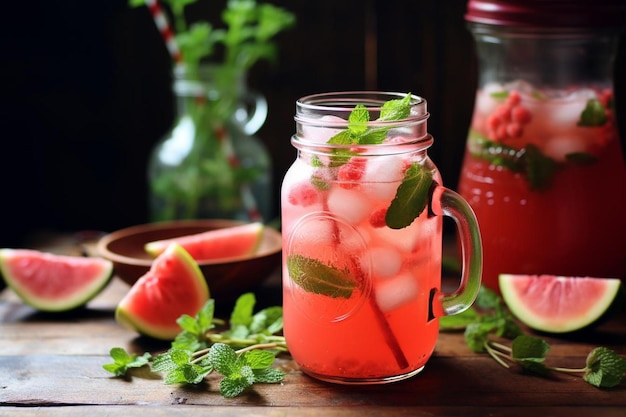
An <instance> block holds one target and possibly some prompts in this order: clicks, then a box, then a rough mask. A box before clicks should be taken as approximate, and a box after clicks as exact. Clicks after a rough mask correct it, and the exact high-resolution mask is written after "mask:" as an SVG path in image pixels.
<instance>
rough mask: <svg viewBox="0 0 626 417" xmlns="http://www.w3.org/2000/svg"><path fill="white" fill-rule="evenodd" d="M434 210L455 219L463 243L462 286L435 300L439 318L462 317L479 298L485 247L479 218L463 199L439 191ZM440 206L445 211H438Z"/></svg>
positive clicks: (436, 312)
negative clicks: (483, 248)
mask: <svg viewBox="0 0 626 417" xmlns="http://www.w3.org/2000/svg"><path fill="white" fill-rule="evenodd" d="M432 201H433V205H434V207H433V209H434V210H435V212H436V213H439V212H442V213H443V215H444V216H447V217H451V218H452V219H453V220H454V222H455V224H456V228H457V232H458V238H459V241H460V243H461V267H462V268H461V271H462V272H461V282H460V284H459V287H458V288H457V289H456V290H455V291H454V292H452V293H443V292H442V293H440V294H438V295H439V297H437V298H436V299H434V300H432V302H433V303H436V304H437V305H433V306H432V309H433V310H432V311H433V312H434V314H435V316H436V317H440V316H449V315H453V314H459V313H462V312H463V311H465V310H467V309H468V308H469V307H470V306H471V305H472V303H473V302H474V300H475V299H476V296H477V295H478V291H479V290H480V284H481V275H482V262H483V260H482V243H481V238H480V230H479V227H478V221H477V220H476V215H475V214H474V211H473V210H472V208H471V207H470V205H469V204H468V203H467V201H465V199H464V198H463V197H461V195H459V194H457V193H456V192H454V191H452V190H450V189H448V188H445V187H441V186H439V187H437V188H436V189H435V191H434V192H433V200H432ZM437 204H439V205H440V209H441V210H436V208H437V206H436V205H437Z"/></svg>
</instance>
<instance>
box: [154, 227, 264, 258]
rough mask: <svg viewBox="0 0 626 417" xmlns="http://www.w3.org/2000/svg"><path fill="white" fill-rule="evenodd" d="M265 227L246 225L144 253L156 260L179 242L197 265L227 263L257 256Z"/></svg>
mask: <svg viewBox="0 0 626 417" xmlns="http://www.w3.org/2000/svg"><path fill="white" fill-rule="evenodd" d="M263 228H264V225H263V223H260V222H254V223H245V224H241V225H237V226H230V227H224V228H220V229H213V230H209V231H206V232H201V233H195V234H190V235H184V236H179V237H175V238H171V239H162V240H156V241H152V242H148V243H146V244H145V245H144V249H145V251H146V252H147V253H148V254H150V255H151V256H152V257H157V256H159V255H160V254H161V253H163V251H165V249H166V248H167V247H168V246H169V245H170V243H173V242H176V243H178V244H179V245H181V246H182V247H183V248H185V250H187V252H189V254H190V255H191V256H192V258H194V259H195V260H197V261H201V260H213V259H226V258H236V257H241V256H247V255H251V254H253V253H255V252H256V251H257V250H258V248H259V246H260V244H261V240H262V237H263Z"/></svg>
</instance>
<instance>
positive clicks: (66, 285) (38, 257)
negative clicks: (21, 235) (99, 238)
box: [0, 249, 113, 311]
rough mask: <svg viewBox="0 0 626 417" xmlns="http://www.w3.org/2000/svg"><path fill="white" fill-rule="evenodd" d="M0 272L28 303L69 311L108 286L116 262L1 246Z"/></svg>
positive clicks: (46, 309)
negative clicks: (2, 247)
mask: <svg viewBox="0 0 626 417" xmlns="http://www.w3.org/2000/svg"><path fill="white" fill-rule="evenodd" d="M0 271H1V272H2V276H3V277H4V280H5V281H6V283H7V285H8V286H9V287H10V288H11V289H12V290H13V291H14V292H15V293H16V294H17V295H18V296H19V297H20V298H21V299H22V300H23V301H24V302H25V303H27V304H29V305H31V306H33V307H35V308H36V309H38V310H41V311H66V310H71V309H73V308H76V307H80V306H82V305H84V304H85V303H87V302H88V301H89V300H91V299H92V298H93V297H95V296H96V295H97V294H98V293H99V292H100V291H101V290H102V289H103V288H104V287H105V286H106V284H107V283H108V282H109V280H110V279H111V277H112V276H113V263H112V262H111V261H108V260H106V259H102V258H95V257H83V256H70V255H57V254H52V253H46V252H40V251H37V250H32V249H0Z"/></svg>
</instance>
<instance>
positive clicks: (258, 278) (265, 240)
mask: <svg viewBox="0 0 626 417" xmlns="http://www.w3.org/2000/svg"><path fill="white" fill-rule="evenodd" d="M240 224H243V223H242V222H240V221H235V220H213V219H210V220H177V221H171V222H159V223H148V224H142V225H138V226H132V227H128V228H125V229H121V230H118V231H115V232H112V233H110V234H107V235H105V236H103V237H102V238H101V239H100V240H99V241H98V244H97V251H98V253H99V254H100V256H102V257H103V258H105V259H109V260H111V261H112V262H113V267H114V270H115V274H116V275H117V276H118V277H120V278H121V279H122V280H123V281H125V282H126V283H128V284H129V285H133V284H134V283H135V281H137V279H139V277H141V276H142V275H144V274H145V273H146V272H148V270H149V269H150V266H151V265H152V258H151V257H150V255H149V254H148V253H147V252H146V251H145V250H144V245H145V244H146V243H148V242H150V241H153V240H160V239H169V238H173V237H178V236H185V235H190V234H194V233H201V232H206V231H208V230H214V229H220V228H224V227H231V226H236V225H240ZM281 248H282V242H281V235H280V232H278V231H277V230H275V229H273V228H270V227H268V226H266V227H265V228H264V231H263V237H262V241H261V244H260V247H259V249H258V250H257V252H256V253H255V254H254V255H249V256H240V257H234V258H224V259H215V260H209V261H200V262H198V265H199V266H200V269H201V270H202V273H203V274H204V277H205V279H206V281H207V284H208V285H209V290H210V292H211V298H215V299H220V298H233V297H237V296H238V295H240V294H242V293H244V292H248V291H251V290H253V289H254V288H255V287H256V286H258V285H259V284H261V283H262V282H263V281H264V280H265V279H266V278H268V277H269V276H270V275H271V274H272V273H273V272H274V271H275V270H276V269H277V268H278V266H279V265H280V261H281Z"/></svg>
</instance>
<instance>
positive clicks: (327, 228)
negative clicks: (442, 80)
mask: <svg viewBox="0 0 626 417" xmlns="http://www.w3.org/2000/svg"><path fill="white" fill-rule="evenodd" d="M346 94H347V95H348V96H349V97H350V98H351V99H354V100H362V101H356V102H358V103H361V102H363V103H366V104H368V103H369V105H370V107H371V108H370V109H369V111H372V112H374V113H375V112H376V111H377V110H380V103H379V102H378V101H373V102H372V100H373V99H372V98H371V97H369V96H368V95H367V94H365V93H364V94H363V95H362V96H360V95H358V94H356V93H353V94H355V95H356V96H357V97H352V96H351V95H350V94H348V93H346ZM386 94H387V96H385V95H384V94H383V96H385V97H388V94H389V93H386ZM328 95H330V96H331V97H330V98H329V97H327V95H319V96H321V98H319V97H317V96H311V97H309V98H305V99H303V101H301V102H299V107H298V111H299V113H298V114H297V116H296V121H297V122H298V133H297V134H296V135H294V137H293V139H292V144H293V145H294V146H295V147H296V148H297V150H298V157H297V159H296V161H295V162H294V163H293V165H292V166H291V168H290V169H289V171H288V172H287V174H286V175H285V178H284V181H283V184H282V200H281V204H282V233H283V288H284V290H283V291H284V294H283V306H284V331H285V337H286V338H287V343H288V346H289V350H290V352H291V354H292V356H293V357H294V359H295V360H296V362H297V363H298V364H299V366H300V367H301V369H302V370H303V371H304V372H306V373H308V374H309V375H312V376H314V377H317V378H319V379H323V380H326V381H332V382H340V383H383V382H391V381H394V380H399V379H404V378H408V377H410V376H412V375H415V374H416V373H418V372H419V371H420V370H421V369H422V368H423V367H424V365H425V364H426V362H427V360H428V359H429V358H430V356H431V354H432V352H433V349H434V347H435V342H436V340H437V334H438V331H439V324H438V319H437V317H439V316H441V315H443V314H456V313H458V312H460V311H462V310H464V309H465V308H467V306H469V304H471V302H472V301H473V299H474V297H475V295H476V292H477V289H478V287H479V284H480V282H479V279H480V241H479V236H478V231H477V228H473V229H472V233H471V234H470V233H468V231H467V228H463V227H461V228H460V231H461V234H462V235H463V236H464V237H465V239H466V242H468V241H469V240H471V241H472V243H471V244H470V243H466V244H465V246H466V247H467V250H468V254H472V255H471V260H468V261H467V262H465V266H468V264H471V265H473V266H472V267H471V268H470V270H472V271H473V272H472V273H469V272H468V273H466V277H465V278H463V280H464V282H465V283H468V281H467V275H468V274H471V278H470V281H469V283H468V285H464V287H465V288H464V289H463V290H459V291H460V292H459V293H457V295H456V296H453V297H452V298H456V297H458V296H459V295H460V294H461V292H464V293H465V295H464V296H463V297H466V299H465V301H462V302H460V303H459V302H458V300H457V302H456V306H452V305H450V306H448V307H446V306H445V302H444V303H443V306H442V303H441V299H442V297H443V298H445V297H447V296H446V295H443V294H441V292H440V287H441V251H442V216H443V215H444V213H445V215H449V216H452V217H455V216H456V217H458V218H462V219H463V220H462V222H463V224H470V225H471V226H470V227H473V226H475V222H474V221H473V219H474V218H473V213H471V210H469V206H467V203H465V202H464V201H462V200H461V198H460V196H458V194H456V193H454V192H452V191H450V190H447V189H445V188H444V187H441V186H439V185H438V184H441V176H440V174H439V172H438V170H437V168H436V167H435V166H434V165H433V164H432V162H431V161H430V159H429V158H428V156H427V153H426V150H427V148H428V147H429V146H430V145H431V144H432V136H430V135H428V134H427V133H426V130H425V128H426V125H425V121H426V118H427V113H426V112H425V101H423V100H422V99H419V98H414V96H412V97H413V98H412V99H413V100H415V102H413V110H412V112H413V113H411V114H408V113H407V115H406V117H405V118H404V119H402V120H400V121H395V122H393V123H391V124H389V122H387V123H386V124H385V123H383V124H376V123H373V124H372V123H370V122H365V123H364V125H363V126H362V127H363V130H360V127H358V126H357V123H355V124H351V123H352V122H348V120H346V119H348V117H347V116H345V115H342V116H345V117H344V118H342V117H341V116H330V115H328V114H326V113H324V111H322V110H320V109H326V108H330V109H334V110H336V112H337V114H340V113H341V112H342V111H343V112H344V113H350V110H351V109H352V108H353V105H354V104H353V103H354V102H353V101H351V99H348V100H347V102H348V103H343V102H342V101H341V100H340V99H338V98H336V97H335V96H333V95H332V94H328ZM316 97H317V98H316ZM397 97H402V96H393V97H392V98H397ZM317 99H320V100H322V101H323V100H329V102H328V103H327V105H326V107H325V106H322V105H320V104H319V102H318V101H316V100H317ZM407 103H408V102H407ZM348 104H350V105H348ZM318 106H319V107H318ZM311 109H312V110H311ZM307 110H311V111H312V112H313V113H315V114H314V115H309V114H305V113H306V111H307ZM407 111H408V110H407ZM353 114H354V113H353ZM315 116H318V117H317V118H316V117H315ZM381 118H384V116H381ZM349 120H351V121H352V120H353V116H350V118H349ZM365 125H367V128H365V127H364V126H365ZM343 129H347V130H343ZM352 129H353V130H354V131H353V133H354V134H355V135H356V136H359V135H361V134H362V133H364V132H368V134H369V133H371V137H370V136H368V137H367V139H363V141H362V142H358V141H357V140H358V139H354V138H352V139H350V141H348V142H347V143H348V144H346V143H344V142H343V140H342V139H337V138H341V135H342V133H340V132H342V131H343V132H344V133H345V132H347V131H348V130H350V131H351V132H352ZM379 133H380V134H381V135H380V136H377V135H378V134H379ZM375 136H376V137H377V138H374V137H375ZM351 141H353V142H351ZM338 142H341V143H338ZM419 200H421V203H422V204H423V205H422V206H421V208H419V209H418V210H417V211H415V213H414V216H413V217H410V218H409V219H408V221H405V220H401V221H402V222H404V224H400V225H398V224H396V220H395V219H391V220H390V219H389V217H390V216H391V217H398V218H402V217H404V215H405V213H409V212H412V211H414V209H413V206H414V205H420V201H419ZM451 202H453V203H454V207H457V206H462V207H465V208H466V210H467V211H463V210H460V211H463V213H459V211H458V210H457V209H456V208H448V205H449V204H451ZM405 203H406V205H405ZM450 211H452V212H453V213H450ZM469 235H471V236H472V237H468V236H469ZM468 239H469V240H468ZM470 246H471V247H470ZM476 268H477V269H476ZM466 290H467V291H466Z"/></svg>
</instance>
